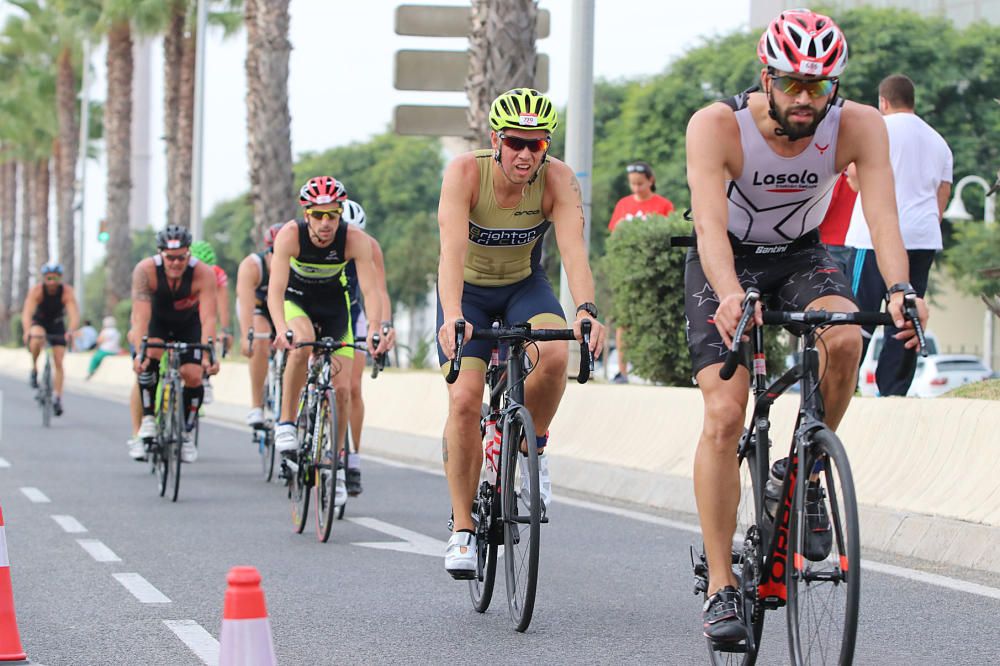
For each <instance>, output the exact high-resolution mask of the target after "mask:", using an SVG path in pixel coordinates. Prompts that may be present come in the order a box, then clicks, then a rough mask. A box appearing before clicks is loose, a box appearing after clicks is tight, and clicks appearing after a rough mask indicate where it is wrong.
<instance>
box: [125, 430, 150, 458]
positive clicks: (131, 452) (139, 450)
mask: <svg viewBox="0 0 1000 666" xmlns="http://www.w3.org/2000/svg"><path fill="white" fill-rule="evenodd" d="M128 457H129V458H131V459H132V460H135V461H136V462H142V461H144V460H145V459H146V443H145V442H143V441H142V437H139V436H138V435H137V436H135V437H130V438H129V440H128Z"/></svg>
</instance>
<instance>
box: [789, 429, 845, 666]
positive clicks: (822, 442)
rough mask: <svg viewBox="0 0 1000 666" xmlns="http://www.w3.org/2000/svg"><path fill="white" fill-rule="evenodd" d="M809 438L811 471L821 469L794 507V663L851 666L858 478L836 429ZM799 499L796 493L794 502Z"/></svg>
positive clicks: (791, 572) (791, 638) (791, 626)
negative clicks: (803, 500) (801, 501)
mask: <svg viewBox="0 0 1000 666" xmlns="http://www.w3.org/2000/svg"><path fill="white" fill-rule="evenodd" d="M810 441H811V446H810V447H808V448H807V451H806V452H805V455H807V456H808V458H807V459H806V467H805V469H811V470H814V471H815V470H816V467H817V466H822V469H821V471H819V478H818V482H817V483H816V484H813V483H811V484H810V485H813V486H814V487H813V488H810V489H809V490H807V491H806V493H807V497H806V506H805V507H799V506H796V507H794V509H793V511H792V515H791V523H790V526H791V529H790V535H791V537H790V542H789V548H788V550H789V562H790V563H791V566H790V567H789V568H788V575H787V584H788V614H787V615H788V642H789V645H790V647H791V654H792V660H793V662H794V663H797V664H803V663H840V664H849V663H851V661H852V659H853V658H854V641H855V638H856V636H857V628H858V605H859V601H860V593H861V578H860V574H861V567H860V564H861V546H860V542H859V539H860V536H859V532H858V506H857V499H856V497H855V493H854V479H853V476H852V474H851V467H850V463H849V462H848V460H847V453H846V452H845V451H844V446H843V444H841V443H840V440H839V439H838V438H837V436H836V435H835V434H834V433H833V432H831V431H829V430H827V429H826V428H822V429H819V430H817V431H815V432H814V433H812V435H811V436H810ZM800 455H801V454H800ZM796 490H797V491H798V489H796ZM799 497H801V495H800V493H799V492H796V503H798V498H799ZM826 528H829V530H826ZM824 531H825V532H826V534H827V535H828V537H827V539H826V540H824V538H823V537H822V536H821V534H822V533H823V532H824ZM810 537H812V543H811V544H810V542H809V538H810Z"/></svg>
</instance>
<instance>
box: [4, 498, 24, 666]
mask: <svg viewBox="0 0 1000 666" xmlns="http://www.w3.org/2000/svg"><path fill="white" fill-rule="evenodd" d="M27 659H28V655H26V654H25V653H24V648H23V647H21V636H20V634H18V632H17V614H16V613H15V612H14V587H13V585H12V584H11V582H10V560H9V559H8V558H7V535H6V533H5V532H4V526H3V509H2V508H0V663H3V664H26V663H28V662H27Z"/></svg>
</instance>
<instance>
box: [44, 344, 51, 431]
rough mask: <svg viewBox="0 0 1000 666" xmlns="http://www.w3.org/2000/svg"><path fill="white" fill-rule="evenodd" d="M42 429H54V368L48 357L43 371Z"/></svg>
mask: <svg viewBox="0 0 1000 666" xmlns="http://www.w3.org/2000/svg"><path fill="white" fill-rule="evenodd" d="M42 427H45V428H50V427H52V367H51V366H50V365H49V361H48V358H47V357H46V359H45V369H44V370H42Z"/></svg>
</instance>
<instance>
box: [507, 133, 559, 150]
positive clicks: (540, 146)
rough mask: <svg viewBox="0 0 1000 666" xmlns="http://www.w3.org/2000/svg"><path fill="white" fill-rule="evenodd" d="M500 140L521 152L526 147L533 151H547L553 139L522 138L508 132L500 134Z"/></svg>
mask: <svg viewBox="0 0 1000 666" xmlns="http://www.w3.org/2000/svg"><path fill="white" fill-rule="evenodd" d="M499 136H500V140H501V141H502V142H503V145H505V146H507V147H508V148H510V149H511V150H513V151H514V152H515V153H519V152H521V151H522V150H524V149H525V148H527V149H528V150H530V151H531V152H533V153H539V152H545V151H546V150H548V149H549V146H551V145H552V139H551V138H550V137H546V138H544V139H521V138H519V137H516V136H507V135H506V134H500V135H499Z"/></svg>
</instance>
